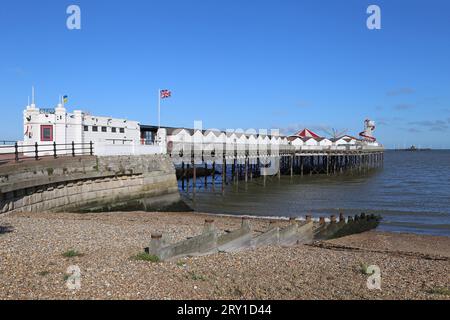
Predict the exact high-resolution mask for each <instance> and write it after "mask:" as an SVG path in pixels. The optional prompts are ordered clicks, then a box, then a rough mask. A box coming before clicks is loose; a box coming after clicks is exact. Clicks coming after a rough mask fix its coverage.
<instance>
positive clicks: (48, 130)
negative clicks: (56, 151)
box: [41, 125, 53, 141]
mask: <svg viewBox="0 0 450 320" xmlns="http://www.w3.org/2000/svg"><path fill="white" fill-rule="evenodd" d="M41 141H53V126H49V125H46V126H41Z"/></svg>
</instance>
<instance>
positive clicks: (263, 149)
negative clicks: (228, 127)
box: [167, 142, 384, 158]
mask: <svg viewBox="0 0 450 320" xmlns="http://www.w3.org/2000/svg"><path fill="white" fill-rule="evenodd" d="M167 151H168V153H169V155H170V156H171V157H172V158H179V157H180V158H185V157H193V158H197V157H208V158H209V157H213V158H221V157H226V158H230V157H232V158H236V157H238V158H239V157H273V156H287V155H296V156H302V155H307V156H311V155H340V154H341V155H342V154H367V153H380V152H384V148H383V147H380V146H370V145H363V144H361V145H360V144H357V145H332V146H314V145H312V146H308V145H305V146H293V145H281V144H247V143H222V142H211V143H205V142H201V143H192V142H169V143H168V146H167Z"/></svg>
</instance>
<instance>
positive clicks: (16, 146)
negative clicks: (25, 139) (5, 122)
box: [14, 141, 19, 162]
mask: <svg viewBox="0 0 450 320" xmlns="http://www.w3.org/2000/svg"><path fill="white" fill-rule="evenodd" d="M14 160H15V161H16V162H19V145H18V144H17V141H16V142H15V143H14Z"/></svg>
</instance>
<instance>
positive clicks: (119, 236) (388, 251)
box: [0, 212, 450, 300]
mask: <svg viewBox="0 0 450 320" xmlns="http://www.w3.org/2000/svg"><path fill="white" fill-rule="evenodd" d="M207 217H211V216H210V215H208V214H201V213H149V212H126V213H125V212H117V213H98V214H71V213H20V214H10V215H5V216H0V299H182V300H188V299H236V300H237V299H446V300H449V299H450V238H448V237H438V236H425V235H414V234H397V233H382V232H377V231H371V232H366V233H363V234H358V235H352V236H348V237H344V238H340V239H334V240H329V241H322V242H317V243H313V244H310V245H296V246H292V247H282V246H271V247H262V248H258V249H249V250H245V251H241V252H235V253H216V254H213V255H209V256H202V257H188V258H182V259H178V260H176V261H169V262H151V261H141V260H138V259H136V258H135V256H136V255H137V254H139V253H142V252H143V249H144V248H145V247H147V246H148V245H149V242H150V238H151V233H152V232H161V233H162V234H163V235H164V237H165V240H166V241H167V242H169V243H173V242H176V241H179V240H183V239H186V238H187V237H192V236H195V235H198V234H200V233H201V232H202V230H203V223H204V220H205V218H207ZM213 217H214V219H215V224H216V227H217V228H218V229H219V230H233V229H236V228H239V226H240V223H241V219H240V218H239V217H230V216H217V215H214V216H213ZM250 223H251V226H252V228H253V230H255V232H258V231H259V230H266V229H267V228H268V225H269V223H270V219H264V218H255V219H250ZM278 223H279V224H280V225H282V224H287V223H288V222H287V221H283V220H280V221H279V222H278ZM70 251H71V252H76V254H73V255H72V256H68V255H67V254H66V253H67V252H70ZM369 265H376V266H378V267H379V268H380V270H381V289H380V290H369V289H368V287H367V279H368V277H369V276H368V275H367V274H366V273H365V272H364V269H365V266H369ZM70 266H77V267H79V269H80V271H81V276H80V280H81V287H80V288H79V289H78V290H70V289H69V288H68V287H67V285H66V284H67V283H66V282H67V269H68V267H70Z"/></svg>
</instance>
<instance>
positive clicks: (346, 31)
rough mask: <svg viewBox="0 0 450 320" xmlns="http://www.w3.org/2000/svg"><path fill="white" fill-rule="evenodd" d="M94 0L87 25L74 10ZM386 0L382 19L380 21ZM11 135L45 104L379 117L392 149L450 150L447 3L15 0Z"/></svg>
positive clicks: (253, 115)
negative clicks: (30, 105) (161, 94)
mask: <svg viewBox="0 0 450 320" xmlns="http://www.w3.org/2000/svg"><path fill="white" fill-rule="evenodd" d="M70 4H77V5H79V6H80V8H81V20H82V29H81V30H68V29H67V28H66V19H67V17H68V15H67V14H66V8H67V7H68V6H69V5H70ZM370 4H377V5H379V6H380V7H381V12H382V29H381V30H368V29H367V27H366V19H367V17H368V15H367V14H366V9H367V7H368V6H369V5H370ZM0 36H1V37H0V88H1V89H0V107H1V110H2V117H1V120H0V121H1V122H0V123H1V126H0V140H3V139H7V140H9V139H21V138H22V135H23V132H22V110H23V108H24V107H25V105H26V103H27V97H28V96H29V95H30V91H31V89H30V88H31V86H32V85H33V84H34V85H35V86H36V100H37V104H38V106H40V107H47V108H50V107H54V106H55V104H56V103H57V100H58V96H59V95H62V94H67V95H68V96H69V99H70V100H69V103H68V108H69V110H73V109H81V110H87V111H90V112H91V113H92V114H96V115H105V116H115V117H126V118H129V119H132V120H138V121H140V122H141V123H145V124H156V123H157V90H158V88H167V89H171V90H172V92H173V97H172V98H171V99H168V100H166V101H164V102H163V105H162V123H163V124H164V125H169V126H185V127H192V126H193V123H194V120H203V122H204V127H205V128H219V129H227V128H243V129H248V128H255V129H260V128H267V129H270V128H280V129H282V130H284V131H285V132H289V133H291V132H292V133H294V131H295V130H296V129H299V128H302V127H304V126H308V127H311V128H313V129H316V128H317V129H318V128H321V127H328V128H337V129H349V133H352V134H357V133H358V132H359V131H361V129H362V125H363V121H364V119H365V118H367V117H369V118H372V119H374V120H376V121H377V122H378V127H377V131H376V135H377V137H378V138H379V140H380V141H381V142H382V143H384V144H385V145H386V146H388V147H393V146H394V145H401V146H403V145H410V144H417V145H421V146H430V145H431V146H433V147H439V148H441V147H446V148H450V139H449V138H448V137H449V136H450V59H449V57H450V2H448V1H446V0H428V1H417V0H409V1H404V0H396V1H380V0H371V1H365V0H346V1H333V0H329V1H320V0H308V1H300V0H291V1H288V0H270V1H269V0H245V1H244V0H227V1H225V0H215V1H211V0H192V1H185V0H176V1H175V0H164V1H152V0H145V1H144V0H128V1H122V0H115V1H107V0H86V1H76V0H72V1H65V0H58V1H56V0H53V1H51V0H45V1H42V0H41V1H38V0H36V1H31V0H28V1H24V0H14V1H12V0H4V1H2V2H1V4H0Z"/></svg>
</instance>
